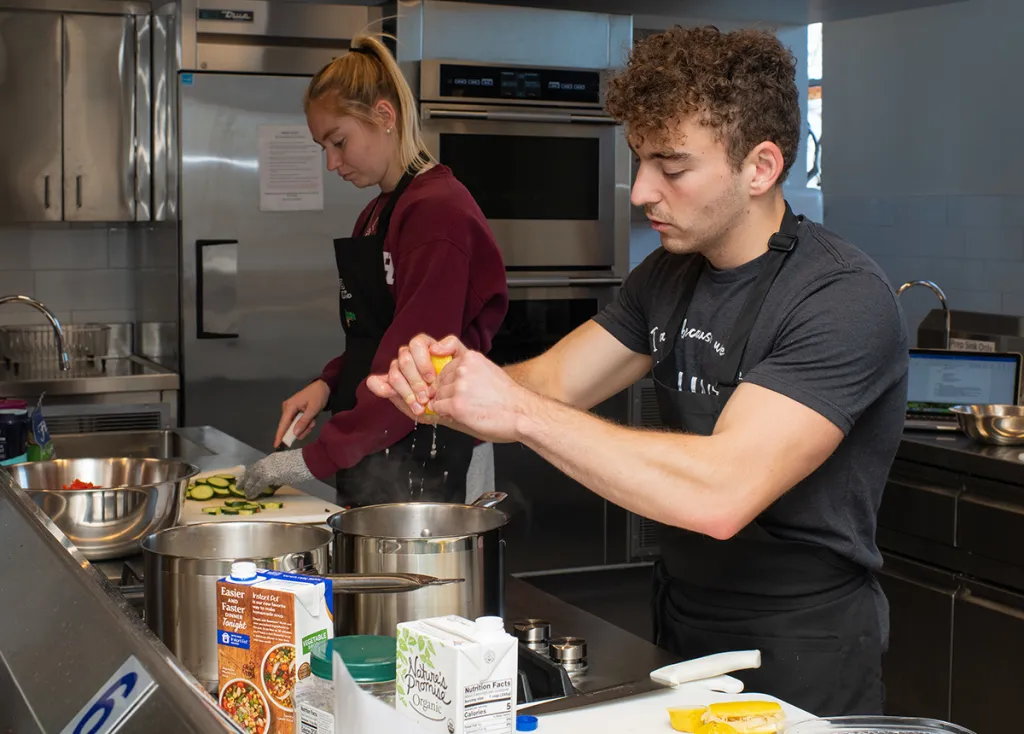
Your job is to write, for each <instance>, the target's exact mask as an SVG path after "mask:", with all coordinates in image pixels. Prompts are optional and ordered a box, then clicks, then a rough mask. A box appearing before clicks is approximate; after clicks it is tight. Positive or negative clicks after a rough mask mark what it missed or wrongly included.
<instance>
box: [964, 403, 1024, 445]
mask: <svg viewBox="0 0 1024 734" xmlns="http://www.w3.org/2000/svg"><path fill="white" fill-rule="evenodd" d="M950 411H951V412H952V413H953V414H954V415H956V419H957V423H959V425H960V430H961V431H963V432H964V433H966V434H967V435H968V436H970V437H971V438H973V439H974V440H975V441H980V442H982V443H989V444H994V445H996V446H1020V445H1024V406H1021V405H957V406H955V407H953V408H951V409H950Z"/></svg>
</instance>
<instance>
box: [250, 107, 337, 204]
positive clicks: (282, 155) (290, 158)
mask: <svg viewBox="0 0 1024 734" xmlns="http://www.w3.org/2000/svg"><path fill="white" fill-rule="evenodd" d="M259 167H260V211H264V212H297V211H323V208H324V168H323V155H322V153H321V151H320V146H318V145H317V144H316V143H315V142H313V138H312V136H311V135H310V134H309V130H308V128H306V126H305V125H260V128H259Z"/></svg>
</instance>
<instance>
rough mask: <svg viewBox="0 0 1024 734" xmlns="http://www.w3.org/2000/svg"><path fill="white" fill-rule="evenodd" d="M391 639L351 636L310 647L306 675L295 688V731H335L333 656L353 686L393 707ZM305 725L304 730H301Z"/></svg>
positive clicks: (393, 679)
mask: <svg viewBox="0 0 1024 734" xmlns="http://www.w3.org/2000/svg"><path fill="white" fill-rule="evenodd" d="M395 652H396V641H395V638H394V637H381V636H376V635H351V636H348V637H335V638H334V639H331V640H326V641H324V642H318V643H316V644H314V645H313V646H312V647H311V648H310V658H309V668H310V672H312V675H309V676H307V677H305V678H303V679H301V680H299V682H298V683H296V685H295V708H296V710H297V712H298V723H299V726H298V727H296V731H307V730H308V731H316V732H321V731H323V732H328V733H329V732H333V731H334V655H335V653H337V654H338V655H340V656H341V659H342V660H343V661H344V663H345V667H346V668H347V669H348V672H349V674H350V675H351V676H352V678H353V680H355V682H356V684H357V685H358V686H359V687H360V688H362V689H363V690H364V691H366V692H367V693H370V694H371V695H373V696H374V697H376V698H378V699H380V700H381V701H384V702H385V703H387V704H388V705H389V706H394V705H395ZM303 724H305V726H306V728H303Z"/></svg>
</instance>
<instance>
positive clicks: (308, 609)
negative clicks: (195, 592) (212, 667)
mask: <svg viewBox="0 0 1024 734" xmlns="http://www.w3.org/2000/svg"><path fill="white" fill-rule="evenodd" d="M333 602H334V599H333V596H332V590H331V582H330V581H328V580H326V579H322V578H318V577H315V576H300V575H296V574H288V573H281V572H279V571H265V570H260V571H259V572H257V570H256V566H255V564H252V563H236V564H234V565H233V566H232V568H231V576H229V577H228V578H225V579H221V580H220V581H218V582H217V665H218V683H219V685H218V688H217V690H218V694H219V695H218V700H219V702H220V706H221V708H222V709H224V710H225V711H226V712H227V713H228V715H229V716H230V717H231V718H232V720H234V721H235V723H236V724H238V725H239V726H240V727H241V728H242V730H243V731H245V732H247V733H248V734H285V733H287V734H292V732H293V731H294V728H295V723H294V722H295V702H294V692H295V682H296V681H297V680H299V679H301V678H305V677H307V676H309V675H310V668H309V655H310V647H311V646H312V645H313V644H314V643H316V642H320V641H323V640H328V639H330V638H331V637H333V636H334V604H333Z"/></svg>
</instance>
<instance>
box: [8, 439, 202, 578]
mask: <svg viewBox="0 0 1024 734" xmlns="http://www.w3.org/2000/svg"><path fill="white" fill-rule="evenodd" d="M8 470H9V471H10V473H11V475H12V476H13V477H14V480H15V481H16V482H17V483H18V484H19V485H20V486H21V487H23V488H24V491H25V493H26V494H27V495H29V496H30V497H31V498H32V500H33V501H34V502H35V503H36V504H37V505H38V506H39V508H40V509H41V510H42V511H43V512H44V513H45V514H46V515H47V516H48V517H49V518H50V519H51V520H52V521H53V523H54V525H56V526H57V527H58V528H60V530H61V532H63V533H64V535H66V536H67V538H68V540H70V541H71V542H72V543H73V544H74V545H75V546H76V547H77V548H78V550H79V551H81V552H82V555H84V556H85V557H86V558H87V559H89V560H90V561H99V560H104V559H107V558H120V557H122V556H128V555H133V554H135V553H138V552H139V544H140V543H141V542H142V540H143V539H144V538H145V537H146V536H148V535H149V534H150V533H154V532H157V531H158V530H163V529H164V528H168V527H171V526H172V525H175V524H176V523H177V522H178V518H179V517H180V516H181V508H182V505H183V504H184V501H185V489H186V488H187V486H188V482H189V480H190V479H191V478H192V477H194V476H195V475H196V474H198V473H199V469H198V468H197V467H195V466H193V465H192V464H186V463H184V462H180V461H169V460H164V459H133V458H114V459H57V460H54V461H36V462H28V463H24V464H15V465H13V466H10V467H8ZM75 479H80V480H82V481H83V482H92V483H93V484H95V485H96V486H97V487H100V489H62V487H63V486H64V485H66V484H71V482H73V481H74V480H75Z"/></svg>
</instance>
